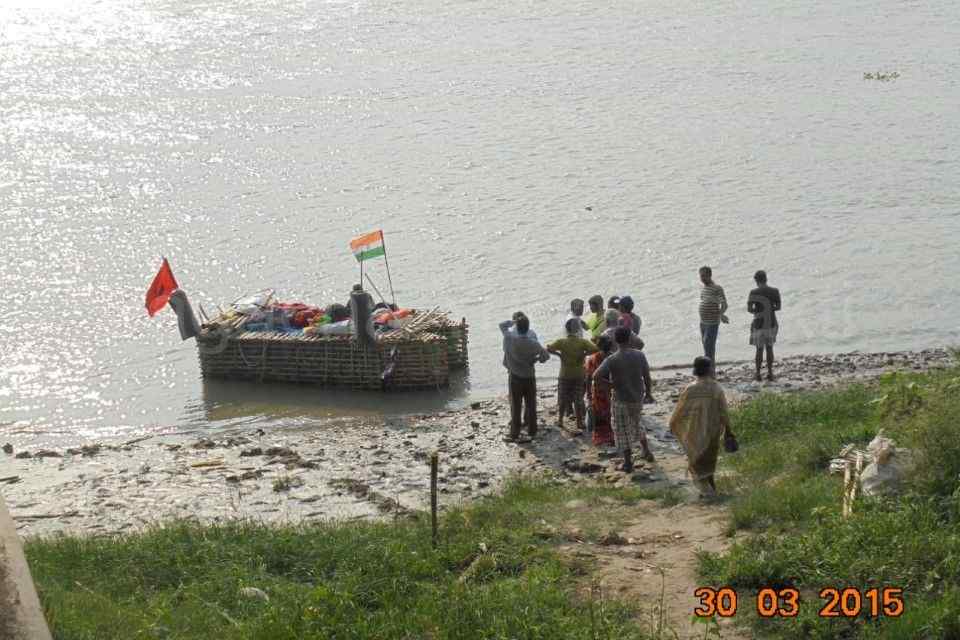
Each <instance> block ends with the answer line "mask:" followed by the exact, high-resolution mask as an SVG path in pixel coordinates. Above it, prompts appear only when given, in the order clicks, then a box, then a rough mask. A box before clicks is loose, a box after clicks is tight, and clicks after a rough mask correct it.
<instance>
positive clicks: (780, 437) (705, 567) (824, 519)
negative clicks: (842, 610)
mask: <svg viewBox="0 0 960 640" xmlns="http://www.w3.org/2000/svg"><path fill="white" fill-rule="evenodd" d="M958 389H960V369H952V370H948V371H944V372H937V373H930V374H910V375H902V374H901V375H897V376H887V377H885V378H884V379H882V380H881V381H880V382H879V383H878V384H875V385H858V386H853V387H850V388H846V389H842V390H838V391H829V392H821V393H804V394H794V395H790V396H773V395H769V396H763V397H761V398H759V399H757V400H756V401H754V402H752V403H750V404H749V405H747V406H745V407H743V408H742V409H740V410H739V411H737V412H735V414H734V415H733V426H734V430H735V432H736V433H737V435H738V438H739V440H740V443H741V450H740V452H739V453H737V454H736V455H735V456H728V457H726V459H725V464H726V465H728V468H727V469H726V471H728V475H725V476H724V478H725V480H724V482H725V487H724V488H726V490H728V491H730V492H731V493H732V494H733V497H732V499H731V500H730V502H729V504H730V526H729V528H730V532H731V533H733V532H739V537H738V540H737V542H736V543H735V544H734V545H733V546H732V547H731V548H730V550H729V551H728V552H727V553H725V554H722V555H716V554H702V555H701V557H700V571H701V574H702V575H703V577H704V580H706V581H707V582H710V583H713V584H726V585H730V586H732V587H734V588H736V589H738V590H739V591H740V593H741V598H742V599H743V601H744V602H746V603H748V606H746V607H741V611H744V610H749V609H752V608H753V598H754V596H755V593H756V591H757V590H759V589H760V588H762V587H767V586H773V587H776V588H781V587H795V588H797V589H798V590H799V591H800V592H801V593H802V594H803V604H802V605H801V608H800V611H801V613H800V616H799V617H798V618H797V619H794V620H762V619H759V618H757V617H756V616H752V617H751V616H749V615H748V616H747V619H748V620H750V622H751V624H752V625H753V627H754V632H755V633H758V634H760V635H761V637H773V638H888V639H893V638H897V639H899V638H904V639H906V638H954V637H960V591H958V590H957V589H956V588H955V587H954V585H956V584H958V583H960V393H958V392H957V391H958ZM881 427H882V428H883V429H884V432H885V433H886V434H887V435H889V436H891V437H893V438H894V439H895V440H896V441H897V444H898V446H901V447H909V448H911V449H912V450H913V454H914V457H915V460H916V464H915V466H914V468H913V471H912V472H911V473H910V475H909V476H908V478H907V480H906V482H905V484H904V488H903V491H902V492H901V494H900V495H899V496H897V497H892V498H886V499H860V500H858V502H857V503H856V505H855V509H854V513H853V515H852V516H851V517H849V518H843V517H842V516H841V515H840V511H841V489H842V486H841V485H842V482H841V480H840V479H839V478H838V477H837V476H830V475H828V474H827V466H828V464H829V460H830V458H831V457H833V456H835V455H836V454H837V452H838V451H839V450H840V448H841V447H842V446H843V445H844V444H846V443H850V442H855V443H857V444H858V445H860V446H865V445H866V444H867V443H868V442H869V440H870V439H871V438H873V436H874V435H876V433H877V431H878V430H879V429H880V428H881ZM828 586H836V587H841V588H843V587H856V588H860V589H867V588H870V587H884V586H892V587H899V588H902V589H904V601H905V613H904V615H903V616H902V617H901V618H896V619H890V618H883V617H880V618H877V619H871V618H867V617H864V616H860V617H859V618H856V619H852V620H837V619H824V618H821V617H819V616H818V615H817V613H818V612H819V610H820V608H821V607H822V606H823V604H824V601H823V600H822V599H821V598H820V597H819V592H820V589H822V588H824V587H828Z"/></svg>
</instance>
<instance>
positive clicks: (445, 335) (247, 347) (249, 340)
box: [197, 321, 468, 390]
mask: <svg viewBox="0 0 960 640" xmlns="http://www.w3.org/2000/svg"><path fill="white" fill-rule="evenodd" d="M467 333H468V328H467V324H466V322H465V321H463V322H461V323H459V324H453V323H450V322H445V323H440V325H439V326H436V327H434V328H432V329H431V330H430V331H429V332H420V333H417V334H408V333H406V332H401V331H393V332H390V333H388V334H387V335H385V336H381V337H380V339H378V340H377V342H376V344H375V345H371V346H367V345H365V344H364V343H362V342H358V341H356V340H354V339H353V338H351V337H348V336H291V335H286V334H282V333H269V332H243V331H241V332H233V333H231V332H229V331H221V330H204V332H203V333H202V334H201V335H200V336H199V337H198V338H197V347H198V351H199V355H200V370H201V372H202V374H203V376H204V377H205V378H220V379H227V380H253V381H259V382H302V383H311V384H317V385H322V386H331V387H346V388H350V389H372V390H380V389H391V390H392V389H396V390H414V389H437V388H441V387H446V386H447V385H448V384H449V382H450V371H451V370H453V369H461V368H464V367H466V366H467ZM391 353H395V357H394V359H393V362H395V365H394V368H393V371H392V374H391V375H390V376H389V377H388V380H387V382H386V383H384V381H383V373H384V371H385V369H386V368H387V367H388V365H389V363H390V361H391Z"/></svg>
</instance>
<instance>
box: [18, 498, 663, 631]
mask: <svg viewBox="0 0 960 640" xmlns="http://www.w3.org/2000/svg"><path fill="white" fill-rule="evenodd" d="M659 497H661V496H660V495H659V494H657V493H655V492H650V491H649V490H647V491H643V490H639V489H619V490H618V489H610V488H600V487H594V488H582V487H576V488H567V487H561V486H559V485H557V484H555V483H552V482H549V481H522V482H521V481H517V482H514V483H512V484H510V485H509V486H508V487H507V488H506V489H505V491H504V492H503V493H502V495H499V496H496V497H490V498H485V499H481V500H479V501H477V502H476V503H474V504H473V505H471V506H468V507H466V508H462V509H457V510H454V511H451V512H449V513H447V514H445V515H444V516H443V518H442V522H441V528H440V531H441V538H442V540H441V544H440V545H439V548H438V549H437V550H434V549H432V547H431V541H430V526H429V522H428V520H427V519H426V518H424V517H422V516H421V517H419V518H416V519H404V520H400V521H399V522H397V523H391V524H377V523H340V524H322V525H312V526H300V527H276V526H266V525H260V524H252V523H231V524H222V525H213V526H207V525H199V524H196V523H189V522H179V523H174V524H171V525H168V526H164V527H161V528H156V529H152V530H150V531H147V532H144V533H140V534H133V535H128V536H124V537H119V538H103V537H99V538H81V537H58V538H53V539H46V540H31V541H29V542H28V543H27V546H26V552H27V555H28V558H29V561H30V566H31V569H32V571H33V574H34V578H35V581H36V583H37V585H38V589H39V591H40V594H41V599H42V600H43V604H44V609H45V611H46V613H47V617H48V620H49V622H50V624H51V627H52V628H53V631H54V635H55V637H56V638H58V639H61V640H81V639H84V640H86V639H90V640H93V639H96V640H106V639H110V638H124V639H127V638H170V639H186V638H197V639H199V638H218V639H219V638H250V639H264V640H267V639H269V640H284V639H294V638H349V639H363V638H377V639H389V638H397V639H406V638H410V639H413V638H418V639H419V638H449V639H459V638H462V639H468V638H470V639H472V638H503V639H507V638H530V639H532V638H551V639H553V638H557V639H563V638H571V639H574V638H576V639H584V640H586V639H588V638H589V639H591V640H592V639H600V638H617V639H620V640H630V639H640V638H645V637H648V636H646V635H645V634H644V633H643V630H642V629H641V628H640V627H639V626H638V624H637V622H636V613H637V612H636V610H634V609H632V608H631V607H628V606H626V605H624V604H621V603H618V602H614V601H609V600H606V601H603V600H594V599H592V598H590V597H578V596H577V587H578V580H579V579H581V578H582V576H583V575H584V574H585V572H586V570H587V569H588V567H585V566H578V565H576V564H572V563H571V562H570V561H566V560H564V559H562V558H561V557H560V556H559V555H558V553H557V552H556V551H555V550H554V548H553V546H552V545H551V544H550V543H549V539H550V538H551V537H557V539H558V541H559V539H560V537H561V534H560V533H558V532H560V531H562V527H563V526H566V525H569V524H570V522H573V521H575V519H576V517H577V514H576V513H571V512H570V510H567V509H565V508H564V505H565V504H566V503H567V502H568V501H570V500H574V499H578V500H582V501H585V502H587V503H589V504H590V505H596V504H597V503H598V502H599V501H600V500H604V499H605V500H606V503H604V504H607V505H609V504H610V503H611V502H612V504H613V507H612V509H610V510H611V511H613V512H615V511H616V510H617V508H627V507H629V506H630V505H635V504H636V503H637V502H638V501H640V500H642V499H651V498H659ZM588 511H589V510H584V512H585V513H587V512H588ZM584 517H587V516H584ZM611 517H612V518H613V519H614V520H615V518H616V516H615V514H614V515H612V516H611ZM591 520H596V516H595V514H594V515H593V516H592V517H591ZM595 524H596V523H595ZM601 530H602V526H598V527H597V531H598V532H599V531H601ZM545 532H546V533H545ZM245 587H256V588H258V589H261V590H262V591H264V592H265V593H267V594H268V596H269V601H268V602H264V601H262V600H260V599H257V598H248V597H244V596H242V595H241V589H243V588H245Z"/></svg>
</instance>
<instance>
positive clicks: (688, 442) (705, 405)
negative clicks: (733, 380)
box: [670, 378, 730, 481]
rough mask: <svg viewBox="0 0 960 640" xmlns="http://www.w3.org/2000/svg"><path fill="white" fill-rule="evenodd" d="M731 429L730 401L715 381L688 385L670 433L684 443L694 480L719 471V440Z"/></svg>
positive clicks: (702, 381) (679, 403)
mask: <svg viewBox="0 0 960 640" xmlns="http://www.w3.org/2000/svg"><path fill="white" fill-rule="evenodd" d="M729 426H730V417H729V415H728V414H727V399H726V397H725V396H724V395H723V389H722V388H721V387H720V385H719V384H717V381H716V380H714V379H713V378H697V380H696V382H693V383H691V384H689V385H687V388H686V389H684V390H683V392H682V393H681V394H680V399H679V401H677V408H676V409H674V410H673V416H672V417H671V418H670V432H671V433H673V435H675V436H676V437H677V440H679V441H680V442H681V444H683V448H684V451H686V453H687V463H688V465H689V468H690V476H691V477H692V478H693V480H694V481H701V480H705V479H706V478H708V477H710V476H712V475H713V474H714V472H715V471H716V469H717V455H718V454H719V452H720V440H721V438H722V437H723V434H724V432H725V431H726V430H727V429H728V428H729Z"/></svg>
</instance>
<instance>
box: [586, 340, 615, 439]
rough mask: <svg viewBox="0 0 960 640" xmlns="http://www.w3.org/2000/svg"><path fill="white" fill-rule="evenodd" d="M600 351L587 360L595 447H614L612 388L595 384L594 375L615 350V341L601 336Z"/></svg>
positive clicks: (600, 383) (587, 377)
mask: <svg viewBox="0 0 960 640" xmlns="http://www.w3.org/2000/svg"><path fill="white" fill-rule="evenodd" d="M597 347H599V349H600V350H599V351H598V352H597V353H594V354H592V355H591V356H589V357H588V358H587V362H586V365H585V369H586V385H587V386H586V392H587V404H588V405H589V407H590V412H591V413H592V414H593V446H595V447H603V446H612V445H613V429H612V428H611V426H610V387H609V386H608V385H607V384H606V383H604V382H602V381H601V382H594V380H593V373H594V372H595V371H596V370H597V369H599V368H600V364H601V363H602V362H603V361H604V360H605V359H606V358H607V356H609V355H610V352H611V351H612V350H613V341H612V340H610V338H609V336H604V335H602V336H600V337H599V338H598V339H597Z"/></svg>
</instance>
